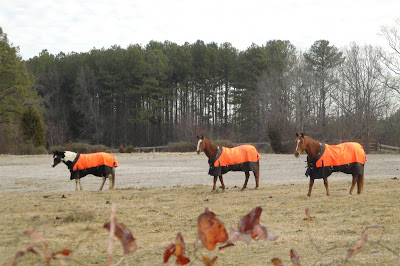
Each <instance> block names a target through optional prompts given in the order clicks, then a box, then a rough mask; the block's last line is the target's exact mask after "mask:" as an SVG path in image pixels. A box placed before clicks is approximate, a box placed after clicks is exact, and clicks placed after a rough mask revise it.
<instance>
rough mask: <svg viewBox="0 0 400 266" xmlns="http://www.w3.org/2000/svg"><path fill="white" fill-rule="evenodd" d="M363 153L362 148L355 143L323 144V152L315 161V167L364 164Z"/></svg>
mask: <svg viewBox="0 0 400 266" xmlns="http://www.w3.org/2000/svg"><path fill="white" fill-rule="evenodd" d="M366 161H367V159H366V158H365V152H364V149H363V147H362V146H361V145H360V144H359V143H357V142H345V143H342V144H339V145H328V144H325V152H324V154H322V156H321V158H320V159H319V160H318V161H317V163H316V165H317V167H322V163H323V164H324V166H339V165H345V164H349V163H360V164H365V162H366Z"/></svg>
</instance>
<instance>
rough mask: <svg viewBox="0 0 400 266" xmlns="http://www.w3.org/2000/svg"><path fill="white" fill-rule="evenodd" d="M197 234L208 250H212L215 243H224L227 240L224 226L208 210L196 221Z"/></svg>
mask: <svg viewBox="0 0 400 266" xmlns="http://www.w3.org/2000/svg"><path fill="white" fill-rule="evenodd" d="M197 232H198V234H199V238H200V240H201V242H202V243H203V245H204V247H205V248H207V249H208V250H214V249H215V246H216V245H217V243H219V242H222V243H224V242H226V241H228V239H229V237H228V233H227V232H226V229H225V225H224V224H223V223H222V222H221V221H220V220H218V219H217V218H216V217H215V214H214V213H213V212H211V211H210V210H209V209H208V208H206V209H205V211H204V212H203V213H201V214H200V215H199V217H198V219H197Z"/></svg>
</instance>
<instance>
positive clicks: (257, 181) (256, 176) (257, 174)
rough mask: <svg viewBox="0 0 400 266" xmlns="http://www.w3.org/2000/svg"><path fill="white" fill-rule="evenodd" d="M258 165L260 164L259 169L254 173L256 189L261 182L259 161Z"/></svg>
mask: <svg viewBox="0 0 400 266" xmlns="http://www.w3.org/2000/svg"><path fill="white" fill-rule="evenodd" d="M257 165H258V169H257V171H254V172H253V173H254V178H255V179H256V189H257V188H258V185H259V183H260V163H259V162H257Z"/></svg>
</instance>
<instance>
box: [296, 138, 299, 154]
mask: <svg viewBox="0 0 400 266" xmlns="http://www.w3.org/2000/svg"><path fill="white" fill-rule="evenodd" d="M299 144H300V140H299V139H298V140H297V145H296V151H297V150H298V149H299Z"/></svg>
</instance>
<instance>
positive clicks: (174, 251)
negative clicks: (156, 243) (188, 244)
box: [163, 233, 190, 265]
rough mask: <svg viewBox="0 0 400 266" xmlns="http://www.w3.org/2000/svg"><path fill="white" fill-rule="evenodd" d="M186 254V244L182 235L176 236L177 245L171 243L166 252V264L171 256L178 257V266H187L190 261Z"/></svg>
mask: <svg viewBox="0 0 400 266" xmlns="http://www.w3.org/2000/svg"><path fill="white" fill-rule="evenodd" d="M184 254H185V242H184V241H183V237H182V234H181V233H178V234H177V235H176V240H175V244H174V243H169V244H168V245H167V247H166V248H165V251H164V260H163V261H164V263H166V262H168V260H169V258H170V257H171V255H175V256H176V263H177V264H178V265H185V264H188V263H189V262H190V259H189V258H187V257H185V256H184Z"/></svg>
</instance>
